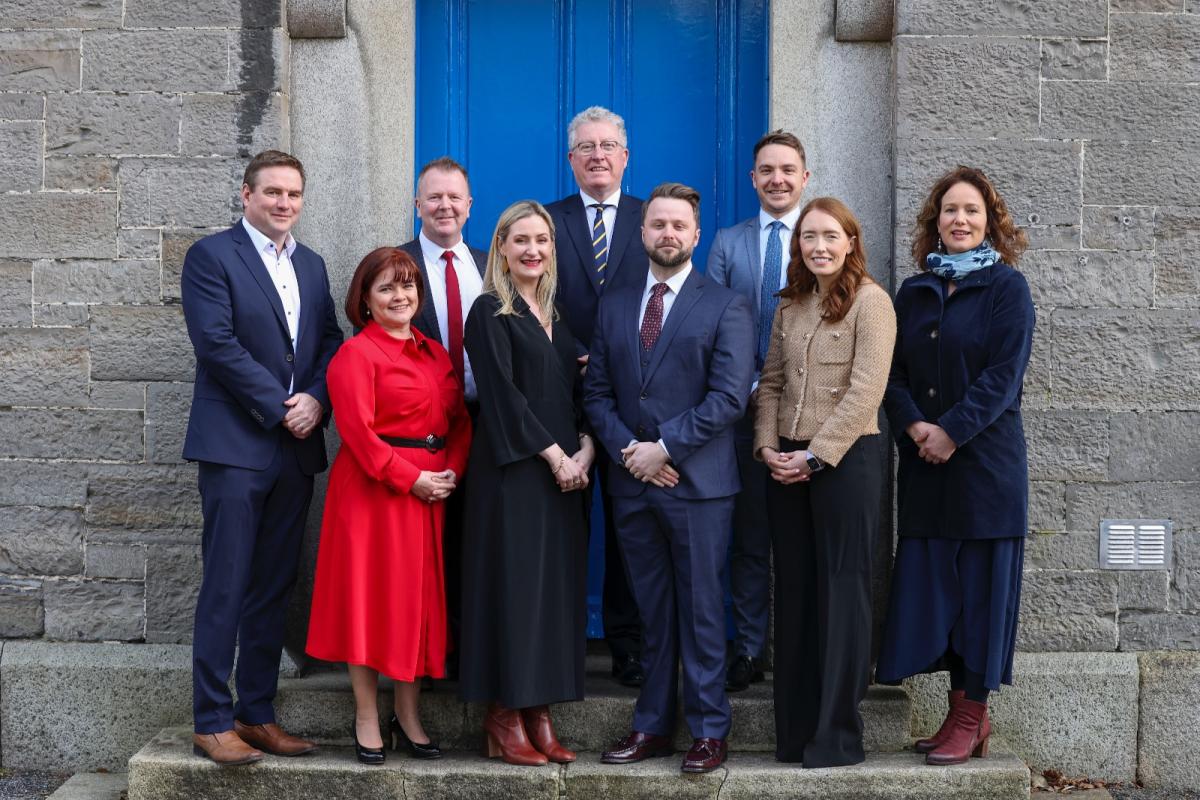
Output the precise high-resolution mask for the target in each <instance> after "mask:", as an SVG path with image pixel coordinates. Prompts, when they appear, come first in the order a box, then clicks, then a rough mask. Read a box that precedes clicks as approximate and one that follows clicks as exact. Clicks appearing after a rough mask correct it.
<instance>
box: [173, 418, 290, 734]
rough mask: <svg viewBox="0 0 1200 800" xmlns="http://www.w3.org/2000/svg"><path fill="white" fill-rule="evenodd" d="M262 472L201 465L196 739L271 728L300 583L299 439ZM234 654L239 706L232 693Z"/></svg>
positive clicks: (285, 443)
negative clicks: (237, 726) (291, 602)
mask: <svg viewBox="0 0 1200 800" xmlns="http://www.w3.org/2000/svg"><path fill="white" fill-rule="evenodd" d="M279 438H280V446H279V448H278V449H277V450H276V451H275V458H274V459H273V460H272V462H271V464H270V466H268V467H267V468H266V469H265V470H261V471H259V470H252V469H242V468H240V467H230V466H225V465H223V464H212V463H208V462H200V500H201V505H202V508H203V511H204V539H203V560H204V578H203V581H202V582H201V584H200V595H199V597H198V598H197V600H196V622H195V629H194V634H193V638H192V713H193V717H194V720H195V728H196V732H197V733H217V732H220V731H227V730H230V729H231V728H233V720H234V718H235V717H236V718H237V719H239V720H241V721H242V722H244V723H246V724H249V725H257V724H261V723H266V722H274V721H275V709H274V707H273V706H272V701H274V699H275V689H276V684H277V682H278V679H279V658H280V655H281V654H282V653H283V636H284V622H285V617H286V614H287V605H288V597H289V595H290V594H291V589H292V586H293V585H294V584H295V582H296V570H297V566H298V563H299V558H300V544H301V541H302V539H303V536H304V522H305V519H306V517H307V516H308V506H309V501H310V500H311V499H312V492H313V477H312V476H311V475H306V474H304V472H303V471H302V470H301V469H300V465H299V462H298V461H297V460H296V449H295V444H294V442H295V440H294V439H293V438H292V437H291V435H290V434H288V433H287V432H286V431H283V430H281V431H280V437H279ZM235 645H237V646H238V666H237V694H238V703H237V708H236V709H235V708H234V705H233V698H232V697H231V695H230V692H229V686H228V684H229V676H230V674H231V672H232V671H233V656H234V647H235Z"/></svg>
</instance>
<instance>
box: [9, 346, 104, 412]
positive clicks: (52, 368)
mask: <svg viewBox="0 0 1200 800" xmlns="http://www.w3.org/2000/svg"><path fill="white" fill-rule="evenodd" d="M0 376H3V378H2V379H0V406H86V405H87V396H88V386H87V381H88V335H87V331H84V330H80V329H66V330H61V329H60V330H52V329H45V328H0Z"/></svg>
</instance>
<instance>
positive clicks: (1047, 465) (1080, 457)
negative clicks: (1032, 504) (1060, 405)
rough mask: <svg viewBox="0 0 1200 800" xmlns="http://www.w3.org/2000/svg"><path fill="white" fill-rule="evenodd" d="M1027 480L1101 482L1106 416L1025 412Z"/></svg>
mask: <svg viewBox="0 0 1200 800" xmlns="http://www.w3.org/2000/svg"><path fill="white" fill-rule="evenodd" d="M1024 423H1025V441H1026V443H1027V446H1028V448H1029V476H1030V478H1032V479H1035V480H1104V478H1105V477H1107V475H1108V470H1107V466H1108V451H1109V444H1108V442H1109V438H1108V415H1107V414H1104V413H1103V412H1094V411H1027V412H1025V414H1024Z"/></svg>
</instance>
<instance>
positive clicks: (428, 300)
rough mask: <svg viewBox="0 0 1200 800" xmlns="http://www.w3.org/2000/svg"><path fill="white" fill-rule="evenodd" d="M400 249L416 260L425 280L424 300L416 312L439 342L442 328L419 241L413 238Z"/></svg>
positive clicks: (432, 336) (430, 333)
mask: <svg viewBox="0 0 1200 800" xmlns="http://www.w3.org/2000/svg"><path fill="white" fill-rule="evenodd" d="M400 249H401V250H403V251H404V252H406V253H408V254H409V255H410V256H412V260H413V261H415V262H417V269H419V270H420V271H421V280H422V281H424V282H425V288H426V290H427V291H426V292H425V302H423V303H421V307H420V309H418V312H419V313H420V315H421V324H422V325H424V326H425V330H427V331H429V335H430V336H431V338H434V339H436V340H438V341H439V342H441V340H442V329H441V327H440V326H439V325H438V319H437V310H436V309H435V308H434V307H433V297H431V294H432V292H433V289H432V284H431V283H430V282H429V273H428V272H427V271H426V269H425V253H424V252H423V251H422V250H421V242H420V241H419V240H417V239H413V240H412V241H411V242H408V243H406V244H404V245H402V246H401V247H400Z"/></svg>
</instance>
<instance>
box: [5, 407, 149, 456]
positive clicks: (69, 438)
mask: <svg viewBox="0 0 1200 800" xmlns="http://www.w3.org/2000/svg"><path fill="white" fill-rule="evenodd" d="M143 451H144V448H143V445H142V415H141V412H134V411H99V410H93V409H87V410H84V409H78V410H75V409H39V408H3V407H0V458H75V459H87V460H91V459H103V460H106V461H141V460H142V457H143Z"/></svg>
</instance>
